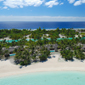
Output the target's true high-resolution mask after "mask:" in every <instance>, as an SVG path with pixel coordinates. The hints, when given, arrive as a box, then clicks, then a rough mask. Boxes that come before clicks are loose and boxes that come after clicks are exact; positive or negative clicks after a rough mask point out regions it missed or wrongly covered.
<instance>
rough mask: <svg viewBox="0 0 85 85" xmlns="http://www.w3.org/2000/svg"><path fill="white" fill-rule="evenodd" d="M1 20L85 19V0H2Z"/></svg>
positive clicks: (0, 2)
mask: <svg viewBox="0 0 85 85" xmlns="http://www.w3.org/2000/svg"><path fill="white" fill-rule="evenodd" d="M0 21H85V0H0Z"/></svg>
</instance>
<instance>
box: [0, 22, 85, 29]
mask: <svg viewBox="0 0 85 85" xmlns="http://www.w3.org/2000/svg"><path fill="white" fill-rule="evenodd" d="M39 27H41V28H42V29H43V28H44V29H56V28H58V27H59V28H60V29H61V28H85V22H25V21H24V22H23V21H21V22H20V21H17V22H15V21H11V22H9V21H8V22H7V21H4V22H0V29H12V28H15V29H37V28H39Z"/></svg>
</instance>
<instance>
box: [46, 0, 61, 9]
mask: <svg viewBox="0 0 85 85" xmlns="http://www.w3.org/2000/svg"><path fill="white" fill-rule="evenodd" d="M58 4H59V2H58V1H57V0H51V1H49V2H46V3H45V5H46V6H48V7H50V8H51V7H53V6H54V5H58Z"/></svg>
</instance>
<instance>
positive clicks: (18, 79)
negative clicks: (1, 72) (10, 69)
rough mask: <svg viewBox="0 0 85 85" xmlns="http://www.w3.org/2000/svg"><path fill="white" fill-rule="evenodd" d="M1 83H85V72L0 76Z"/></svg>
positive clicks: (82, 84) (56, 84)
mask: <svg viewBox="0 0 85 85" xmlns="http://www.w3.org/2000/svg"><path fill="white" fill-rule="evenodd" d="M0 85H85V72H69V71H67V72H40V73H30V74H24V75H17V76H11V77H6V78H0Z"/></svg>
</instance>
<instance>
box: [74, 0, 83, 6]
mask: <svg viewBox="0 0 85 85" xmlns="http://www.w3.org/2000/svg"><path fill="white" fill-rule="evenodd" d="M83 3H85V0H78V1H76V2H75V3H74V6H78V5H81V4H83Z"/></svg>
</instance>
